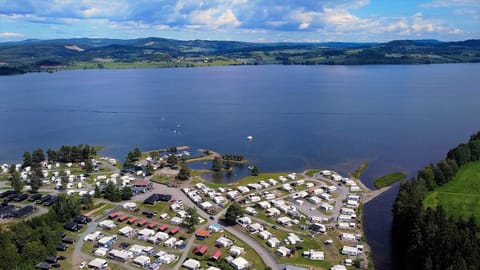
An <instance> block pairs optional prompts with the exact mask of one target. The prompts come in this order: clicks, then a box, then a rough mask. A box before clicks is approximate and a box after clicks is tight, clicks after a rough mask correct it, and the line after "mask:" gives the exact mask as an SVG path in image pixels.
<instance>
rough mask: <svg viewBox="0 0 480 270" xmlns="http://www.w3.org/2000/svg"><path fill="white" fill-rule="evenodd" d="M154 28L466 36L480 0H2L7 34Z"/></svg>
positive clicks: (234, 35)
mask: <svg viewBox="0 0 480 270" xmlns="http://www.w3.org/2000/svg"><path fill="white" fill-rule="evenodd" d="M150 36H155V37H165V38H174V39H183V40H189V39H209V40H213V39H216V40H241V41H252V42H279V41H289V42H325V41H346V42H349V41H355V42H363V41H378V42H382V41H390V40H394V39H439V40H445V41H450V40H464V39H472V38H480V0H418V1H414V0H229V1H227V0H208V1H206V0H76V1H72V0H0V42H2V41H16V40H23V39H30V38H35V39H54V38H74V37H91V38H98V37H102V38H125V39H129V38H139V37H150Z"/></svg>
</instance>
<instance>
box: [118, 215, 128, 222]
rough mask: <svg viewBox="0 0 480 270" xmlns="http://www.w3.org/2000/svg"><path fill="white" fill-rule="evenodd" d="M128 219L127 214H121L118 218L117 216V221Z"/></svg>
mask: <svg viewBox="0 0 480 270" xmlns="http://www.w3.org/2000/svg"><path fill="white" fill-rule="evenodd" d="M127 219H128V215H121V216H120V217H119V218H118V221H120V222H124V221H125V220H127Z"/></svg>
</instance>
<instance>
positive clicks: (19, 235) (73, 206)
mask: <svg viewBox="0 0 480 270" xmlns="http://www.w3.org/2000/svg"><path fill="white" fill-rule="evenodd" d="M79 213H80V202H79V199H78V197H76V196H68V197H67V196H66V195H64V194H62V195H59V196H58V200H57V202H55V203H54V204H53V205H52V208H51V209H50V211H49V212H48V213H47V214H45V215H42V216H39V217H34V218H32V219H31V220H26V221H21V222H18V223H14V224H12V225H7V226H3V227H2V228H1V229H0V246H1V247H2V252H0V270H12V269H19V270H30V269H35V265H36V264H37V263H39V262H43V261H45V258H46V257H47V256H49V255H56V254H57V251H56V249H55V246H56V245H57V244H59V243H61V236H60V235H59V233H60V232H62V231H63V229H62V227H63V223H64V222H65V221H68V220H70V219H72V218H73V217H75V216H76V215H78V214H79Z"/></svg>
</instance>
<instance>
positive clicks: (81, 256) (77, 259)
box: [72, 206, 137, 270]
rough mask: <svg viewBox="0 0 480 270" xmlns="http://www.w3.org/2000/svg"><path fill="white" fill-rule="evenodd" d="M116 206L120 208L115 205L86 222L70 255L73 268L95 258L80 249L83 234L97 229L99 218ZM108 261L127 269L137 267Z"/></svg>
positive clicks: (130, 269)
mask: <svg viewBox="0 0 480 270" xmlns="http://www.w3.org/2000/svg"><path fill="white" fill-rule="evenodd" d="M118 208H120V206H116V207H115V208H113V209H111V210H110V211H108V212H107V213H105V214H104V215H102V216H101V217H98V218H97V219H95V220H94V221H92V222H90V223H88V225H87V229H86V230H85V231H84V232H83V233H81V234H80V235H79V239H78V241H77V242H76V243H75V249H74V251H73V253H72V257H73V258H72V266H73V267H74V268H78V266H79V265H80V263H81V262H82V261H87V262H88V261H89V260H93V259H94V258H95V257H93V256H92V255H91V254H86V253H83V252H82V250H81V249H82V245H83V243H84V241H83V238H85V236H86V235H87V234H89V233H93V232H95V231H96V230H97V225H98V223H99V222H100V221H101V220H103V219H105V218H106V217H107V216H108V215H109V214H110V213H113V212H115V211H117V210H118ZM108 263H111V264H115V265H119V266H121V267H122V269H129V270H136V269H137V268H135V267H133V266H130V265H128V264H126V263H120V262H117V261H114V260H109V261H108Z"/></svg>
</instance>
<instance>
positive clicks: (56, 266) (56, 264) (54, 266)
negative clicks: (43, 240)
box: [50, 263, 60, 268]
mask: <svg viewBox="0 0 480 270" xmlns="http://www.w3.org/2000/svg"><path fill="white" fill-rule="evenodd" d="M50 266H51V267H53V268H60V264H59V263H52V264H50Z"/></svg>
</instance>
